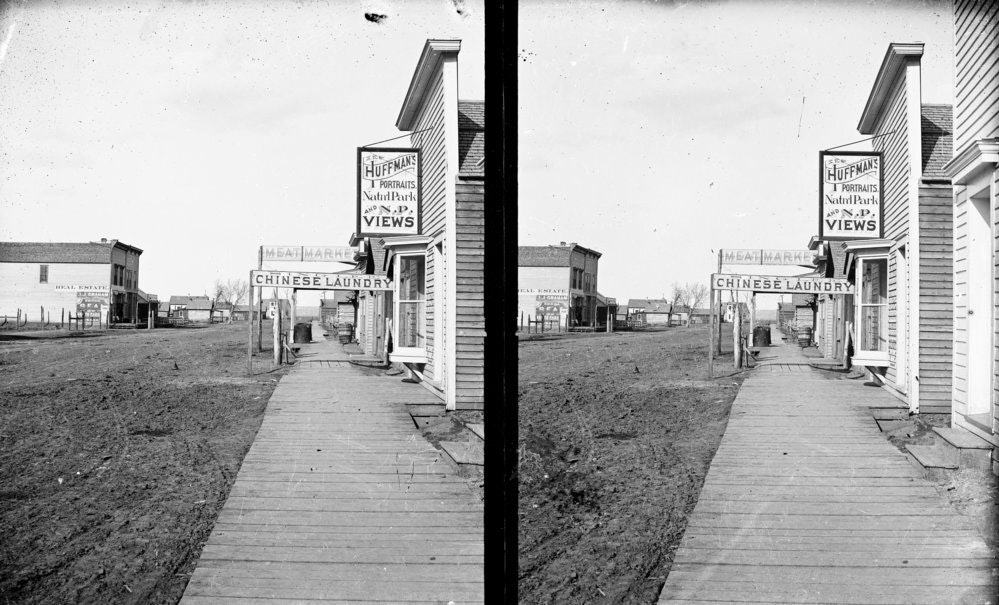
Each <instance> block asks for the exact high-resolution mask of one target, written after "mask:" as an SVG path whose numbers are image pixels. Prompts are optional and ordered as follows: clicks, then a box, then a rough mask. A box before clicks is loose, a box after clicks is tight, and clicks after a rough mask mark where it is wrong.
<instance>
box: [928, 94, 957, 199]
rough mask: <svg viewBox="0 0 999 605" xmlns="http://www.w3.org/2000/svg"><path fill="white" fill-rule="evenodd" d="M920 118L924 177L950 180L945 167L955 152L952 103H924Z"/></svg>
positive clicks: (930, 179)
mask: <svg viewBox="0 0 999 605" xmlns="http://www.w3.org/2000/svg"><path fill="white" fill-rule="evenodd" d="M920 118H921V119H920V123H921V127H922V131H923V137H922V138H923V179H925V180H929V181H941V180H942V181H950V177H948V176H947V174H946V173H945V172H944V170H943V167H944V166H945V165H946V164H947V162H949V161H950V160H951V157H952V156H953V154H954V126H953V123H954V122H953V108H952V107H951V106H950V105H923V106H922V115H921V116H920Z"/></svg>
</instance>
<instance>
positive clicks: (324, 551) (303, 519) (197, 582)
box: [181, 332, 483, 604]
mask: <svg viewBox="0 0 999 605" xmlns="http://www.w3.org/2000/svg"><path fill="white" fill-rule="evenodd" d="M315 333H316V332H314V334H315ZM319 337H320V338H321V332H319ZM314 338H315V336H314ZM300 354H302V359H308V360H310V361H311V362H316V363H305V364H301V365H300V366H299V367H296V368H295V369H294V370H292V372H291V373H290V374H289V375H288V376H286V377H285V378H284V379H283V380H282V381H281V383H280V384H279V385H278V387H277V389H276V390H275V391H274V394H273V395H272V396H271V399H270V401H269V403H268V405H267V410H266V412H265V416H264V420H263V422H262V424H261V427H260V431H259V433H258V434H257V437H256V439H255V441H254V443H253V446H252V447H251V448H250V451H249V452H248V453H247V455H246V458H245V459H244V460H243V464H242V467H241V468H240V470H239V474H238V476H237V477H236V482H235V484H234V485H233V488H232V492H231V493H230V494H229V499H228V500H227V501H226V504H225V507H224V508H223V509H222V511H221V513H220V514H219V518H218V521H217V522H216V524H215V528H214V530H213V532H212V535H211V537H210V539H209V541H208V543H207V544H206V545H205V547H204V550H203V552H202V554H201V558H200V560H199V562H198V567H197V569H196V570H195V572H194V574H193V576H192V578H191V581H190V583H189V584H188V586H187V590H186V592H185V593H184V598H183V600H182V601H181V602H182V603H184V604H196V603H223V604H224V603H249V602H253V603H258V602H261V600H264V602H268V603H284V602H302V601H308V602H309V603H344V602H358V601H364V602H407V603H418V602H428V603H438V602H443V603H448V602H454V603H473V602H481V601H482V600H483V583H482V582H483V566H482V565H483V561H482V556H483V535H482V504H481V501H480V500H479V498H478V496H477V495H475V494H474V493H473V492H472V490H471V489H470V488H469V486H468V484H467V483H466V482H465V481H464V480H463V479H461V478H460V477H459V476H458V472H457V469H455V468H454V467H453V466H452V465H451V463H450V462H449V461H448V460H446V458H444V457H442V456H441V454H440V453H439V452H438V451H437V450H436V449H435V448H434V447H433V446H432V445H431V444H430V443H428V442H427V441H426V440H425V439H424V438H423V436H422V435H421V434H420V432H419V431H418V430H417V429H416V428H415V425H414V423H413V421H412V419H411V418H410V416H409V415H408V413H407V412H406V409H405V404H406V403H422V402H428V403H429V402H438V401H439V400H436V399H435V398H434V397H433V396H432V395H431V394H430V393H428V392H427V391H425V390H424V389H423V388H421V387H420V386H418V385H413V384H407V383H402V382H400V380H399V377H387V376H382V375H372V374H371V373H370V372H367V373H366V372H363V371H362V370H361V369H359V368H357V367H355V366H353V365H351V364H350V363H349V362H347V356H346V355H345V354H344V353H343V350H342V348H341V347H340V345H339V344H337V343H334V342H332V341H330V342H325V343H319V344H316V345H305V346H303V347H302V350H301V351H300Z"/></svg>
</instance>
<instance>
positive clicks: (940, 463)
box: [905, 444, 958, 469]
mask: <svg viewBox="0 0 999 605" xmlns="http://www.w3.org/2000/svg"><path fill="white" fill-rule="evenodd" d="M905 449H907V450H908V451H909V453H910V454H912V457H913V458H915V459H916V462H918V463H919V464H920V465H921V466H922V467H923V468H925V469H932V468H946V469H955V468H957V467H958V460H957V458H958V457H957V455H956V454H955V453H954V451H953V450H947V449H944V448H942V447H939V446H937V445H936V444H934V445H907V446H905Z"/></svg>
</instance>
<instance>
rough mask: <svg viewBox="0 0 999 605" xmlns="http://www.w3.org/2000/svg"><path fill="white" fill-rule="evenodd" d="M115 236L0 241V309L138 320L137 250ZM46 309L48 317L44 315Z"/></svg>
mask: <svg viewBox="0 0 999 605" xmlns="http://www.w3.org/2000/svg"><path fill="white" fill-rule="evenodd" d="M141 254H142V250H140V249H139V248H136V247H134V246H130V245H128V244H125V243H123V242H119V241H118V240H116V239H112V240H108V239H101V241H100V242H89V243H46V242H0V283H3V285H4V287H3V288H0V315H7V316H15V315H16V314H17V311H18V309H20V310H21V311H22V314H23V313H27V317H28V319H29V320H30V321H32V322H34V321H42V322H44V321H46V320H47V319H49V318H52V317H55V318H58V317H62V316H63V315H65V316H66V317H67V318H68V317H69V316H70V315H72V316H74V317H75V316H83V317H86V318H87V320H88V323H95V324H96V323H108V322H110V323H132V324H134V323H137V322H138V321H139V312H138V305H139V256H140V255H141ZM42 312H45V313H46V317H41V315H40V314H41V313H42Z"/></svg>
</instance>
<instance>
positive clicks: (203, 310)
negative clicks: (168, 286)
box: [187, 297, 214, 323]
mask: <svg viewBox="0 0 999 605" xmlns="http://www.w3.org/2000/svg"><path fill="white" fill-rule="evenodd" d="M213 309H214V305H213V304H212V301H211V300H209V299H208V298H207V297H205V298H194V299H192V300H191V301H190V302H189V303H188V304H187V319H188V320H190V321H198V322H205V323H211V321H212V311H213Z"/></svg>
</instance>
